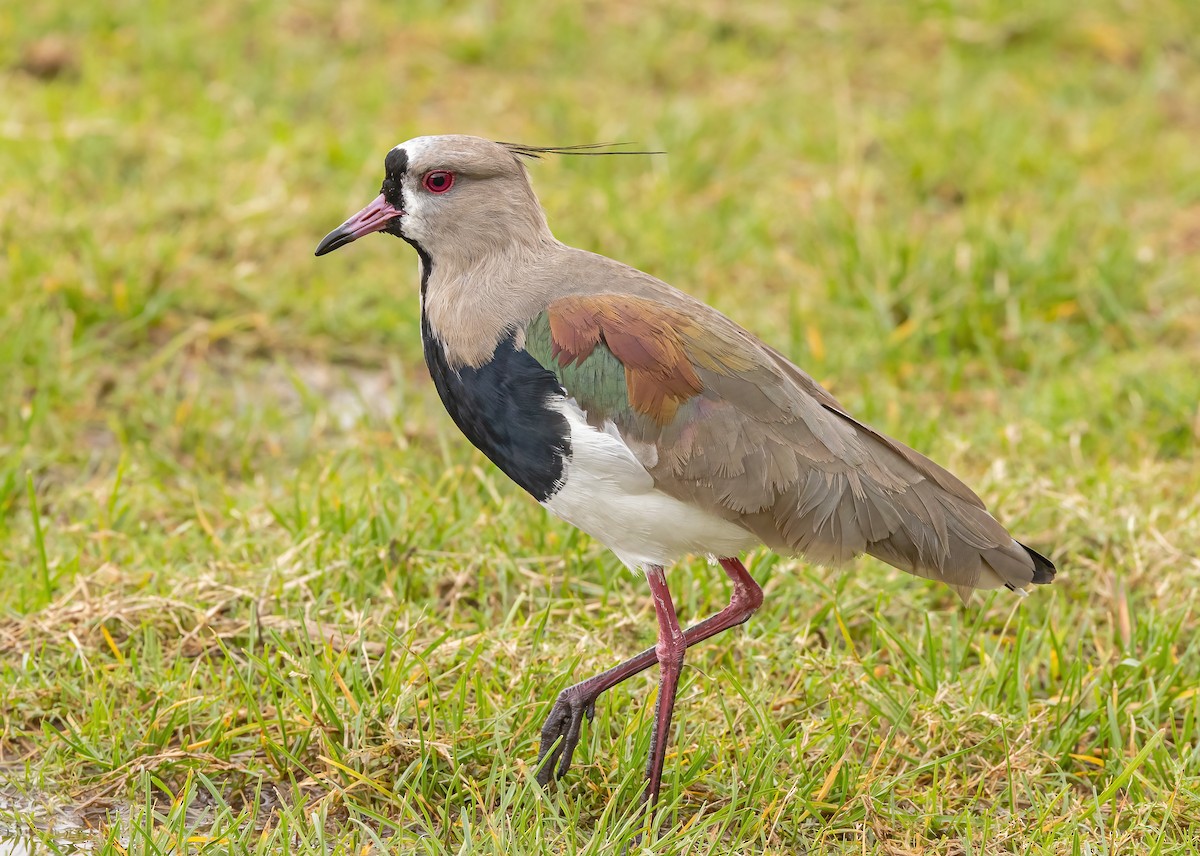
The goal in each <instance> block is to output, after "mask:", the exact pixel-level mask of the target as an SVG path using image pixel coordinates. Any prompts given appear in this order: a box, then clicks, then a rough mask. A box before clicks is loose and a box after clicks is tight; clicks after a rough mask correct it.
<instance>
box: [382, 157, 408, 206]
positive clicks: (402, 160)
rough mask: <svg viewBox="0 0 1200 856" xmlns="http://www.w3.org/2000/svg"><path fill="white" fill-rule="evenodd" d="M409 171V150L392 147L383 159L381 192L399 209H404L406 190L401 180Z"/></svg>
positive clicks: (390, 203)
mask: <svg viewBox="0 0 1200 856" xmlns="http://www.w3.org/2000/svg"><path fill="white" fill-rule="evenodd" d="M407 172H408V152H406V151H405V150H404V149H392V150H391V151H390V152H388V153H387V157H385V158H384V159H383V186H382V187H381V188H379V192H380V193H382V194H383V198H384V199H386V200H387V202H388V204H389V205H391V206H392V207H393V208H395V209H396V210H397V211H402V210H404V191H403V189H402V188H401V182H402V181H403V180H404V176H405V174H406V173H407Z"/></svg>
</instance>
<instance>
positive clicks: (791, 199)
mask: <svg viewBox="0 0 1200 856" xmlns="http://www.w3.org/2000/svg"><path fill="white" fill-rule="evenodd" d="M1197 34H1200V5H1198V4H1196V3H1193V2H1188V0H1175V2H1168V0H1148V2H1142V3H1132V2H1125V0H1100V2H1095V3H1089V4H1078V3H1073V2H1066V0H1049V2H1043V3H1036V4H1034V3H1011V2H999V0H975V2H968V0H964V2H914V3H889V2H884V0H846V2H832V3H818V2H794V3H784V2H778V3H767V2H737V3H735V2H717V1H716V0H712V1H711V2H710V0H701V2H687V3H684V2H649V3H632V2H626V0H613V2H603V3H601V2H583V3H561V4H536V3H510V4H505V3H499V2H451V3H441V2H438V3H434V2H404V3H369V2H362V0H346V2H338V3H333V2H318V0H308V2H270V0H268V2H254V3H249V2H243V3H237V2H229V0H213V2H209V3H206V4H202V5H199V6H187V5H180V4H176V3H165V2H161V0H149V2H137V3H134V2H121V0H104V2H97V3H84V4H80V3H66V2H62V0H47V2H40V3H36V4H28V5H26V6H23V7H21V8H20V10H17V9H16V8H15V7H14V8H10V9H8V10H6V11H5V12H4V14H2V15H0V103H2V104H3V108H2V109H0V187H2V188H3V192H2V193H0V301H2V302H3V305H4V313H3V315H2V316H0V580H2V581H3V585H2V586H0V699H3V700H4V701H3V704H2V705H0V778H2V779H3V780H4V781H7V782H8V784H7V785H4V786H2V787H0V795H3V794H6V793H10V794H15V793H16V792H17V791H20V792H22V793H23V794H25V795H26V796H28V795H29V794H34V795H35V796H36V797H37V799H36V800H34V802H35V803H38V804H43V803H54V804H55V805H58V804H59V803H63V802H64V801H65V802H66V803H67V804H69V805H75V804H78V803H82V808H77V809H72V810H71V812H70V813H69V817H68V815H66V814H63V815H59V816H58V817H59V825H60V826H62V825H64V824H68V825H69V823H75V822H78V823H79V824H83V825H88V826H91V827H94V828H95V829H96V830H97V831H96V832H94V833H89V834H93V835H96V836H98V837H99V840H100V841H101V842H102V844H103V846H104V847H105V848H109V849H112V848H117V847H119V848H124V849H140V850H143V851H145V852H151V851H155V850H161V849H164V848H169V847H171V846H176V845H178V844H179V843H180V842H181V841H182V840H184V839H186V838H189V837H190V838H195V839H196V841H195V842H193V845H196V846H206V844H207V843H211V842H219V841H221V840H222V838H221V837H222V836H225V840H226V843H227V844H228V842H229V841H230V840H232V841H234V842H235V843H236V845H237V846H238V847H244V848H257V849H260V850H263V851H274V850H277V849H279V848H281V847H283V846H285V845H286V846H288V847H294V848H299V849H304V848H311V849H313V850H314V852H315V851H318V850H319V851H321V852H328V848H329V847H334V848H335V849H336V848H345V849H346V850H347V852H348V851H349V850H356V851H357V850H359V849H361V848H362V847H364V846H372V845H373V844H374V846H378V847H382V846H383V843H382V842H383V841H385V840H386V841H389V842H391V843H393V844H394V843H395V842H397V841H400V842H404V845H405V846H408V847H410V848H414V849H420V850H421V852H486V851H490V850H495V852H507V853H514V852H533V853H536V852H545V850H546V849H553V850H556V851H558V852H577V851H578V852H616V848H618V847H619V845H620V840H621V834H620V830H622V829H627V828H629V826H630V825H631V824H634V823H636V817H635V816H634V813H633V812H632V810H631V809H630V808H629V806H630V805H631V804H632V803H633V802H634V799H633V798H634V796H635V795H636V793H637V789H638V787H639V782H640V779H639V775H640V768H641V765H642V758H643V757H644V746H645V740H646V734H645V732H646V731H647V729H646V727H645V725H646V724H645V722H644V719H642V718H641V717H642V716H644V714H642V713H638V714H637V716H632V714H633V713H635V712H638V711H642V710H643V707H644V706H645V705H647V704H648V700H649V699H650V697H651V687H652V684H651V683H650V682H649V681H651V678H647V681H648V682H647V683H644V684H640V685H634V686H630V687H628V688H627V689H623V690H622V691H619V692H615V693H613V694H612V696H611V698H609V699H608V700H607V701H606V702H605V704H604V708H605V709H604V710H603V711H602V712H601V713H600V714H599V715H598V717H597V720H596V723H595V724H594V725H593V726H592V728H591V729H589V732H588V738H587V743H588V745H587V747H585V749H584V755H585V757H583V758H581V759H580V761H581V762H582V763H581V764H580V766H579V767H578V768H577V769H576V770H575V771H573V773H572V778H571V779H570V780H569V781H568V782H567V783H565V785H564V787H562V788H559V789H555V790H554V792H553V793H552V794H550V795H548V796H542V795H540V792H539V791H538V790H537V789H536V787H533V788H531V787H530V779H531V776H530V775H529V771H528V766H529V764H531V762H532V759H533V757H534V754H535V752H534V746H535V738H536V733H537V728H538V727H539V725H540V721H541V717H542V716H543V715H544V713H545V712H546V711H547V710H548V705H549V703H550V702H551V701H552V700H553V698H554V695H555V693H556V692H557V690H558V689H559V688H561V687H562V686H565V685H566V684H567V683H569V682H570V681H571V679H572V678H573V677H574V678H578V677H581V676H583V675H585V674H588V673H590V672H592V671H595V670H598V669H600V668H603V667H605V666H606V665H609V664H611V663H612V662H615V661H616V660H617V659H619V658H620V657H622V656H624V655H626V654H628V653H630V652H632V651H633V650H634V649H635V648H637V647H638V646H639V645H642V644H646V643H647V642H648V641H649V640H651V639H652V635H653V621H652V617H651V612H650V611H649V610H648V607H647V605H646V603H645V593H644V591H643V586H642V584H641V583H640V582H639V581H638V580H636V579H634V578H632V577H630V576H629V575H626V574H623V573H622V572H620V571H619V570H618V568H617V566H616V563H615V560H614V559H613V558H612V557H611V556H609V555H607V554H605V553H603V552H602V551H600V550H599V549H598V548H597V547H596V546H595V545H594V544H591V543H590V542H588V541H587V540H586V539H585V538H583V537H582V536H579V535H577V534H575V533H573V532H572V531H571V530H569V528H567V527H565V526H563V525H560V524H558V523H556V522H553V521H549V520H547V519H546V518H545V517H544V516H543V515H542V513H541V511H540V509H538V508H537V507H536V505H534V504H533V503H532V502H530V501H528V500H527V498H526V497H524V496H523V495H521V494H520V493H519V492H518V491H517V489H516V488H514V487H513V486H511V485H509V484H508V483H507V482H506V481H505V480H504V479H503V478H502V477H501V476H499V475H498V474H497V473H496V472H495V471H494V470H493V469H492V468H490V466H488V465H487V463H486V461H485V460H484V459H483V458H482V457H481V456H479V455H478V454H476V453H475V452H474V451H473V450H471V449H470V448H469V447H468V446H467V444H466V443H465V441H463V440H462V439H461V438H459V437H458V436H457V432H456V431H455V430H454V429H453V427H452V425H451V424H450V422H449V419H448V418H447V417H446V416H445V415H444V414H443V413H442V412H441V408H440V405H439V404H438V403H437V400H436V395H435V393H434V392H433V390H432V388H431V386H430V384H429V383H428V381H427V379H426V376H425V370H424V366H423V364H422V361H421V355H420V339H419V334H418V317H419V309H418V304H417V293H416V276H415V267H416V264H415V258H414V257H413V256H412V254H411V252H410V251H409V250H408V248H407V247H406V246H405V245H403V244H402V243H400V242H396V241H390V240H386V239H383V238H377V239H372V240H370V241H363V242H361V243H359V244H355V246H354V247H353V248H352V249H350V250H349V251H346V252H343V253H339V254H337V255H336V256H333V257H331V258H328V259H321V260H319V261H318V260H315V259H314V258H313V257H312V250H313V248H314V247H315V245H316V242H317V241H318V240H319V239H320V238H321V236H323V235H324V234H325V233H326V232H327V231H328V230H329V229H331V228H333V227H334V226H336V225H337V224H338V223H340V222H341V221H342V220H343V219H344V218H345V217H346V216H347V215H348V214H350V213H352V212H353V211H355V210H357V209H358V208H359V207H361V206H362V205H363V204H365V203H366V202H367V201H369V199H370V198H372V197H373V195H374V194H375V192H376V189H377V187H378V183H379V181H380V178H381V174H382V158H383V155H384V154H385V153H386V151H387V150H388V149H389V148H390V147H391V146H393V145H395V144H396V143H398V142H400V141H403V140H404V139H407V138H409V137H412V136H417V135H421V134H433V133H477V134H480V135H483V136H488V137H491V138H494V139H507V140H518V141H521V142H525V143H530V144H540V145H548V144H560V145H569V144H576V143H588V142H603V141H620V140H635V141H637V142H638V143H639V144H641V145H642V146H644V147H646V148H653V149H662V150H665V151H666V152H667V155H665V156H653V157H630V158H574V159H571V158H557V159H555V158H549V159H546V160H545V161H543V162H539V163H537V164H536V165H534V166H533V167H532V172H533V177H534V182H535V186H536V188H537V190H538V192H539V194H540V196H541V199H542V201H543V204H544V205H545V207H546V209H547V212H548V215H549V218H550V222H551V226H552V228H553V229H554V230H555V232H556V234H557V235H558V237H559V238H560V239H562V240H563V241H565V242H567V243H570V244H574V245H576V246H580V247H583V248H586V249H591V250H595V251H598V252H602V253H604V254H606V255H610V256H613V257H615V258H618V259H621V260H622V261H625V262H628V263H630V264H633V265H635V266H638V267H641V268H642V269H644V270H647V271H649V272H651V273H653V274H655V275H657V276H659V277H661V278H663V279H665V280H667V281H668V282H671V283H673V284H675V285H677V286H679V287H681V288H683V289H685V290H688V291H690V292H691V293H693V294H696V295H697V296H699V297H701V298H703V299H706V300H708V301H710V302H712V303H713V304H715V305H716V306H718V307H719V308H721V309H722V310H723V311H725V312H726V313H727V314H729V315H730V316H732V317H733V318H734V319H735V320H737V321H739V322H740V323H742V324H743V325H744V326H746V327H748V328H749V329H751V330H753V331H755V332H756V333H758V334H759V335H761V336H762V337H763V338H765V339H767V340H768V341H770V342H771V343H772V344H774V345H776V346H777V347H779V348H780V349H781V350H782V351H784V352H785V353H787V354H789V355H791V356H792V357H793V358H794V359H795V360H796V361H797V362H798V363H799V364H800V365H802V366H804V367H805V368H806V369H807V370H808V371H810V372H811V373H812V374H814V375H815V376H816V377H817V378H818V379H820V380H822V382H824V383H826V384H827V385H828V386H829V387H830V388H831V389H832V390H833V391H834V393H835V394H836V395H838V396H839V397H840V398H841V399H842V400H843V402H844V403H845V404H846V405H847V406H848V407H849V408H850V409H851V410H852V411H853V412H855V413H857V414H859V415H861V416H862V417H863V418H865V419H866V420H868V421H871V422H873V423H875V424H877V425H878V426H879V427H881V428H883V429H884V430H886V431H888V432H889V433H892V434H894V435H896V436H898V437H900V438H902V439H904V440H906V441H907V442H909V443H910V444H912V445H914V446H916V447H917V448H920V449H922V450H923V451H926V452H928V453H930V454H931V455H932V456H933V457H934V458H936V459H938V460H940V461H942V462H943V463H946V464H948V465H950V466H951V468H952V469H955V470H956V471H958V472H959V473H960V474H961V475H963V476H964V478H965V479H966V480H967V481H968V482H969V483H971V484H973V485H974V486H976V487H977V489H978V490H979V491H980V493H981V494H982V495H983V496H984V498H985V499H986V500H987V501H988V503H989V505H991V506H993V507H994V508H995V509H996V511H997V514H998V515H999V516H1000V517H1001V519H1002V520H1003V521H1005V522H1006V523H1007V524H1009V525H1010V527H1011V528H1013V529H1014V531H1015V532H1016V533H1017V534H1018V536H1019V537H1021V538H1022V539H1023V540H1026V541H1028V542H1030V543H1031V544H1032V545H1034V546H1036V547H1037V548H1038V549H1040V550H1042V551H1043V552H1047V553H1048V554H1050V555H1052V556H1053V557H1054V558H1055V559H1056V561H1057V562H1058V564H1059V567H1060V569H1061V573H1060V577H1059V580H1058V581H1057V582H1056V583H1055V585H1054V586H1053V588H1052V589H1049V590H1047V589H1042V590H1039V591H1038V592H1037V593H1036V596H1035V597H1034V598H1031V599H1030V601H1028V602H1026V603H1025V604H1023V605H1022V606H1021V608H1019V609H1015V610H1014V607H1013V604H1012V603H1011V601H1010V600H1006V599H989V600H986V601H984V602H983V603H981V604H977V605H975V606H973V607H971V608H970V609H966V610H964V609H962V608H960V607H959V606H957V604H956V602H955V601H954V599H953V596H952V595H950V594H948V593H947V592H946V591H944V590H941V589H938V588H936V587H934V586H932V585H929V584H926V583H923V582H918V581H914V580H911V579H910V578H907V577H905V576H904V575H902V574H898V573H894V572H892V571H890V569H886V568H884V567H883V566H881V565H879V564H877V563H874V562H868V561H863V562H861V563H859V564H857V565H855V567H854V568H853V569H852V570H851V571H850V572H848V573H840V574H838V573H833V572H827V571H823V570H821V569H814V568H810V567H807V566H805V565H804V564H803V563H801V562H796V561H792V560H787V561H777V560H775V559H774V558H773V557H769V556H765V555H764V556H760V557H757V560H756V564H755V568H756V572H757V575H758V576H759V577H760V578H764V579H768V580H769V583H768V600H767V605H766V607H765V608H764V610H763V612H762V613H761V614H760V616H759V617H756V619H755V621H754V622H752V624H751V625H750V626H749V627H748V628H747V630H746V632H745V633H744V634H737V633H735V634H731V635H730V637H729V638H726V639H723V640H717V641H716V642H714V644H713V645H712V646H711V647H710V648H708V649H707V650H706V651H701V652H697V654H696V656H695V657H694V658H693V660H692V661H691V662H693V663H695V664H696V668H695V669H689V677H688V683H687V684H685V687H684V691H683V695H682V697H681V701H680V707H679V710H680V714H681V715H680V716H679V717H678V718H679V720H680V724H679V726H678V728H677V731H676V740H675V745H676V746H677V748H678V752H677V755H676V756H675V757H674V758H673V759H670V760H669V761H668V766H669V767H670V766H672V764H674V765H675V767H676V772H674V773H673V774H672V778H671V780H670V783H669V786H668V787H669V789H670V790H671V791H672V794H673V796H672V797H671V799H670V800H669V811H668V812H667V822H666V830H667V833H666V834H667V839H666V840H665V843H664V844H663V848H664V849H663V851H662V852H713V853H723V852H762V851H769V852H780V853H791V852H797V850H798V849H804V848H808V847H811V848H812V849H813V850H822V852H824V850H828V851H829V852H838V851H839V849H840V848H846V849H849V850H853V851H854V852H864V851H867V852H879V853H900V852H904V853H909V852H926V851H928V852H971V853H976V852H1015V851H1021V852H1047V853H1059V852H1076V853H1077V852H1096V853H1100V852H1103V853H1117V852H1193V851H1192V850H1191V849H1188V848H1191V847H1193V846H1194V842H1195V837H1194V836H1195V834H1196V828H1197V824H1198V823H1200V798H1198V794H1197V789H1198V787H1200V774H1198V773H1197V770H1200V730H1198V726H1197V719H1198V717H1200V696H1198V695H1197V694H1196V691H1195V688H1196V686H1197V682H1198V681H1200V653H1198V650H1197V644H1198V643H1197V642H1196V641H1195V640H1196V639H1197V631H1198V630H1200V618H1198V617H1197V614H1196V607H1197V602H1196V595H1195V592H1196V588H1197V584H1198V583H1200V561H1198V560H1197V555H1198V554H1200V502H1198V500H1197V494H1198V493H1200V460H1198V454H1197V447H1198V444H1200V142H1198V141H1200V40H1198V39H1197ZM675 579H676V580H677V582H676V583H675V585H676V587H677V588H678V590H679V595H678V598H677V599H678V601H679V602H680V604H681V609H682V610H683V611H685V612H686V613H687V615H688V616H696V615H700V614H705V613H708V612H712V611H715V609H717V608H719V607H720V606H721V605H723V603H724V597H725V589H724V585H723V583H722V581H721V580H720V579H714V578H713V575H712V573H711V571H709V570H708V569H707V568H706V567H705V566H704V565H703V563H701V562H697V563H694V564H693V565H691V566H689V567H688V568H685V569H681V570H680V572H678V573H677V575H676V577H675ZM632 683H634V684H636V683H637V682H632ZM8 804H9V805H15V803H11V802H10V803H8ZM5 806H6V803H5V802H4V799H3V797H2V796H0V833H3V831H4V830H5V829H6V827H5V826H4V823H5V820H4V818H5V810H6V809H5ZM39 811H41V812H42V813H41V814H38V813H37V812H34V811H33V809H28V810H25V809H23V810H22V811H21V812H17V811H16V810H15V809H12V810H10V811H9V814H13V815H14V816H16V815H23V816H24V820H26V821H28V820H29V818H31V817H35V816H36V817H37V818H42V819H41V820H36V822H34V825H35V826H37V825H40V826H46V825H47V824H49V823H50V821H49V819H48V818H51V817H53V812H51V813H50V814H47V813H46V811H48V810H39ZM21 819H22V818H21V817H16V819H14V820H12V821H10V826H11V825H13V824H17V823H18V821H20V820H21ZM30 822H33V821H30ZM481 830H483V831H486V834H482V833H481ZM44 834H47V835H48V834H49V833H44ZM2 840H3V839H2V836H0V841H2ZM197 842H198V843H197ZM3 846H4V845H3V844H2V843H0V852H2V848H3ZM955 847H958V848H960V849H959V850H955V849H954V848H955ZM1156 848H1157V849H1156ZM113 852H116V850H113Z"/></svg>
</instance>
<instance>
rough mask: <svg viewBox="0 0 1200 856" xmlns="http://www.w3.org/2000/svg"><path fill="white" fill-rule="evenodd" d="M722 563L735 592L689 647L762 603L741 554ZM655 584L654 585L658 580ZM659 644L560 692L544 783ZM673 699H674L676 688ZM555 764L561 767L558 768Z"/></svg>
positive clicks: (545, 748)
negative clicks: (609, 693)
mask: <svg viewBox="0 0 1200 856" xmlns="http://www.w3.org/2000/svg"><path fill="white" fill-rule="evenodd" d="M721 567H722V568H723V569H724V570H725V573H726V574H727V575H728V577H729V579H730V580H732V581H733V595H732V596H731V597H730V599H729V605H728V606H726V607H725V608H724V609H722V610H721V611H720V612H718V613H717V614H716V615H714V616H711V617H710V618H706V619H704V620H703V621H701V622H700V623H699V624H696V625H693V626H692V627H689V628H688V629H687V630H685V631H684V632H683V640H684V645H685V647H686V648H690V647H691V646H693V645H695V644H696V643H697V642H703V641H704V640H705V639H708V638H710V637H712V636H715V635H717V634H718V633H720V632H722V631H724V630H728V629H729V628H730V627H736V626H737V625H739V624H742V623H744V622H745V621H746V620H747V619H748V618H749V617H750V616H751V615H753V614H754V612H755V610H757V609H758V608H759V607H760V606H762V602H763V592H762V589H761V588H760V587H759V585H758V583H756V582H755V581H754V578H753V577H752V576H750V574H749V573H748V572H747V571H746V568H745V566H744V565H743V564H742V563H741V562H740V561H739V560H738V559H736V558H729V559H721ZM659 573H660V574H661V573H662V569H661V568H660V569H659ZM651 590H653V584H652V586H651ZM667 599H668V602H670V595H669V594H668V595H667ZM655 613H656V614H658V600H657V597H656V599H655ZM676 623H678V622H676ZM659 640H660V644H661V640H662V616H661V615H660V616H659ZM658 648H659V646H658V645H655V646H654V647H653V648H647V649H646V650H645V651H643V652H642V653H640V654H638V655H637V656H636V657H631V658H630V659H628V660H626V661H625V662H623V663H621V664H619V665H617V666H614V667H613V668H611V669H609V670H608V671H606V672H601V673H600V674H598V675H595V676H594V677H591V678H588V679H587V680H586V681H582V682H580V683H578V684H574V685H573V686H569V687H567V688H566V689H565V690H563V691H562V692H561V693H559V694H558V699H557V701H555V702H554V707H553V708H552V709H551V711H550V715H549V716H547V717H546V722H545V724H544V725H543V726H542V744H541V747H540V749H539V751H538V773H537V779H538V781H539V782H540V783H541V784H543V785H547V784H549V783H550V778H551V777H552V776H554V775H555V774H556V773H557V777H558V778H562V777H563V776H565V775H566V774H567V770H569V769H570V768H571V757H572V756H573V755H574V754H575V747H576V746H578V745H579V738H580V734H581V731H582V726H583V719H584V717H587V718H588V719H589V720H590V719H591V718H592V716H593V715H594V714H595V712H596V699H598V698H599V697H600V695H601V694H602V693H604V692H605V691H606V690H610V689H612V688H613V687H615V686H616V685H617V684H619V683H621V681H624V680H626V679H627V678H631V677H633V676H634V675H636V674H638V673H639V672H642V671H645V670H646V669H648V668H650V667H651V666H652V665H654V664H655V663H657V662H659V656H658ZM681 660H682V657H681ZM662 698H663V696H662V691H661V689H660V691H659V701H658V703H659V705H660V706H661V704H662ZM672 703H674V695H673V694H672ZM668 719H669V717H668ZM655 722H656V725H655V729H656V735H655V737H656V739H657V722H658V717H657V715H656V717H655ZM668 725H669V722H668ZM665 733H666V732H665V731H664V734H665ZM651 762H652V763H653V757H652V758H651ZM555 767H557V770H556V769H555ZM649 773H650V771H649V770H648V771H647V775H648V776H649ZM661 774H662V765H661V761H660V762H659V776H660V777H661ZM646 792H647V794H648V793H649V792H650V788H649V783H648V786H647V791H646ZM654 793H655V794H656V795H657V793H658V783H655V784H654Z"/></svg>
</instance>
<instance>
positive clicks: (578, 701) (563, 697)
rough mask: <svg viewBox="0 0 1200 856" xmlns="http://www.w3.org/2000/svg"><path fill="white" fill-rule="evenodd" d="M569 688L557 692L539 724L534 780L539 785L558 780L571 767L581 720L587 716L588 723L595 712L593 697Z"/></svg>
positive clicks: (580, 731) (581, 729)
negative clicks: (535, 778)
mask: <svg viewBox="0 0 1200 856" xmlns="http://www.w3.org/2000/svg"><path fill="white" fill-rule="evenodd" d="M573 689H575V688H574V687H568V688H567V689H565V690H563V691H562V692H561V693H559V694H558V698H557V699H555V701H554V707H553V708H551V709H550V715H549V716H547V717H546V722H545V724H543V725H542V744H541V748H540V749H539V751H538V760H537V763H538V771H537V780H538V784H540V785H542V786H543V787H545V786H546V785H548V784H550V779H551V778H557V779H561V778H562V777H563V776H565V775H566V774H567V770H569V769H571V759H572V757H574V755H575V747H576V746H578V745H579V738H580V736H581V735H582V731H583V719H584V717H587V720H588V722H591V721H592V718H593V717H595V715H596V700H595V699H594V698H593V699H583V698H580V697H579V696H578V694H577V692H572V690H573ZM555 767H557V770H556V769H555Z"/></svg>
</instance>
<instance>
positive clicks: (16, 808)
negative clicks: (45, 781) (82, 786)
mask: <svg viewBox="0 0 1200 856" xmlns="http://www.w3.org/2000/svg"><path fill="white" fill-rule="evenodd" d="M51 843H52V844H53V845H54V848H53V849H52V848H51V847H50V844H51ZM94 846H95V842H94V841H93V839H92V837H91V834H90V830H89V829H88V827H87V825H86V824H85V823H84V822H83V819H82V818H81V817H80V816H79V815H78V814H77V813H75V812H74V811H72V810H71V809H70V807H68V806H64V805H61V804H59V803H58V801H56V800H54V799H53V798H51V797H50V796H48V795H46V794H36V793H35V794H26V793H22V792H21V791H18V790H17V789H15V788H12V787H9V786H4V785H0V856H35V854H41V853H48V852H55V851H57V852H63V853H87V852H90V851H91V850H92V849H93V848H94Z"/></svg>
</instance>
